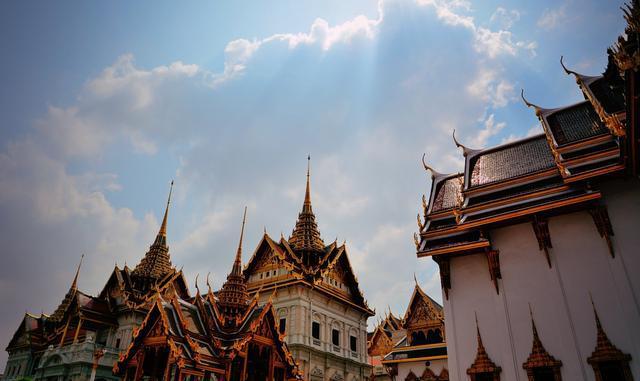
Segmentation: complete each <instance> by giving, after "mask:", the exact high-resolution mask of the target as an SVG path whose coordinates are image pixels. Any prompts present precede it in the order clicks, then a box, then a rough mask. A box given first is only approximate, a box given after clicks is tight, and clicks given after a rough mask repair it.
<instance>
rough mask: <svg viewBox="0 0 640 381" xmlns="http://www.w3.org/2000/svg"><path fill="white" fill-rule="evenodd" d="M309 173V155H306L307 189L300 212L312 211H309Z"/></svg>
mask: <svg viewBox="0 0 640 381" xmlns="http://www.w3.org/2000/svg"><path fill="white" fill-rule="evenodd" d="M310 173H311V155H307V189H306V191H305V193H304V204H303V205H302V212H303V213H304V212H307V213H313V212H312V211H311V190H310V186H309V178H310Z"/></svg>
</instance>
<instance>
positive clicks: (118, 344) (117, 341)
mask: <svg viewBox="0 0 640 381" xmlns="http://www.w3.org/2000/svg"><path fill="white" fill-rule="evenodd" d="M116 348H118V349H120V338H117V339H116Z"/></svg>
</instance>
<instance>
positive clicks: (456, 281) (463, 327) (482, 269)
mask: <svg viewBox="0 0 640 381" xmlns="http://www.w3.org/2000/svg"><path fill="white" fill-rule="evenodd" d="M498 301H499V299H498V296H497V295H496V292H495V288H494V286H493V282H491V278H490V276H489V271H488V269H487V259H486V257H485V256H484V255H471V256H466V257H457V258H452V259H451V290H449V299H448V300H447V299H445V300H444V304H445V305H444V307H445V327H446V330H447V347H448V348H447V355H448V357H449V375H450V378H451V379H452V380H464V379H466V378H467V375H466V370H467V368H468V367H469V366H470V365H471V363H473V360H474V359H475V355H476V349H477V341H476V323H475V314H476V313H477V315H478V320H479V322H480V332H481V334H482V337H483V339H484V345H485V348H486V349H487V352H488V353H489V356H491V357H492V358H493V357H494V356H497V354H498V353H501V350H502V348H503V346H504V345H503V343H501V342H500V340H499V338H501V337H504V333H503V331H502V328H501V326H500V325H497V324H495V322H496V321H497V320H498V319H500V314H499V310H497V308H496V306H497V305H499V303H498ZM485 322H486V323H485ZM493 337H495V338H497V339H498V340H487V339H489V338H493ZM506 379H508V378H506Z"/></svg>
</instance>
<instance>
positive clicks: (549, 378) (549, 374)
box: [533, 367, 556, 381]
mask: <svg viewBox="0 0 640 381" xmlns="http://www.w3.org/2000/svg"><path fill="white" fill-rule="evenodd" d="M533 381H556V375H555V372H554V371H553V369H552V368H551V367H541V368H536V369H534V370H533Z"/></svg>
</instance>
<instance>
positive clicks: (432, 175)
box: [422, 138, 455, 179]
mask: <svg viewBox="0 0 640 381" xmlns="http://www.w3.org/2000/svg"><path fill="white" fill-rule="evenodd" d="M454 139H455V138H454ZM426 155H427V154H426V153H423V154H422V166H423V167H424V170H425V171H430V172H431V179H434V178H436V177H438V176H440V175H441V173H440V172H438V171H436V170H435V169H433V167H430V166H428V165H427V163H426V162H425V161H424V158H425V156H426Z"/></svg>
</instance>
